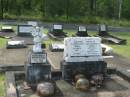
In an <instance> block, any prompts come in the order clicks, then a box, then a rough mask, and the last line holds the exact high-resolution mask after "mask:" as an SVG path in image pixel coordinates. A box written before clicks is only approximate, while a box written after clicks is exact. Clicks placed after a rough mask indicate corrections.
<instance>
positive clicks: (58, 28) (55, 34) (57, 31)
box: [48, 24, 67, 40]
mask: <svg viewBox="0 0 130 97" xmlns="http://www.w3.org/2000/svg"><path fill="white" fill-rule="evenodd" d="M48 36H49V37H50V38H52V39H55V40H63V39H64V38H65V37H67V35H66V33H65V32H64V31H63V26H62V25H56V24H54V25H53V27H52V28H51V29H50V31H49V32H48Z"/></svg>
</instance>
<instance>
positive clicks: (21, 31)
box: [12, 25, 33, 45]
mask: <svg viewBox="0 0 130 97" xmlns="http://www.w3.org/2000/svg"><path fill="white" fill-rule="evenodd" d="M32 29H33V26H32V25H18V29H17V30H18V32H17V36H16V37H14V38H12V40H13V41H22V40H24V42H25V44H26V45H32V44H33V38H32V35H31V31H32Z"/></svg>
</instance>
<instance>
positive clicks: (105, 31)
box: [99, 24, 108, 36]
mask: <svg viewBox="0 0 130 97" xmlns="http://www.w3.org/2000/svg"><path fill="white" fill-rule="evenodd" d="M99 35H100V36H105V35H108V27H107V25H105V24H101V25H99Z"/></svg>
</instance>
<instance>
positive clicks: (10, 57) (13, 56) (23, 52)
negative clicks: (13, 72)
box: [0, 48, 29, 66]
mask: <svg viewBox="0 0 130 97" xmlns="http://www.w3.org/2000/svg"><path fill="white" fill-rule="evenodd" d="M28 51H29V48H24V49H4V48H3V49H0V65H1V66H2V65H3V66H13V65H24V64H25V62H27V59H28V53H29V52H28Z"/></svg>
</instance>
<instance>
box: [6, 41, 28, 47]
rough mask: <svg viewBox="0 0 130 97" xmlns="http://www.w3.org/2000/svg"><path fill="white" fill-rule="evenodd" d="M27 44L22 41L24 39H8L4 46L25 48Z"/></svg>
mask: <svg viewBox="0 0 130 97" xmlns="http://www.w3.org/2000/svg"><path fill="white" fill-rule="evenodd" d="M26 47H27V45H26V44H25V43H24V41H23V40H22V41H8V42H7V45H6V48H7V49H17V48H26Z"/></svg>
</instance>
